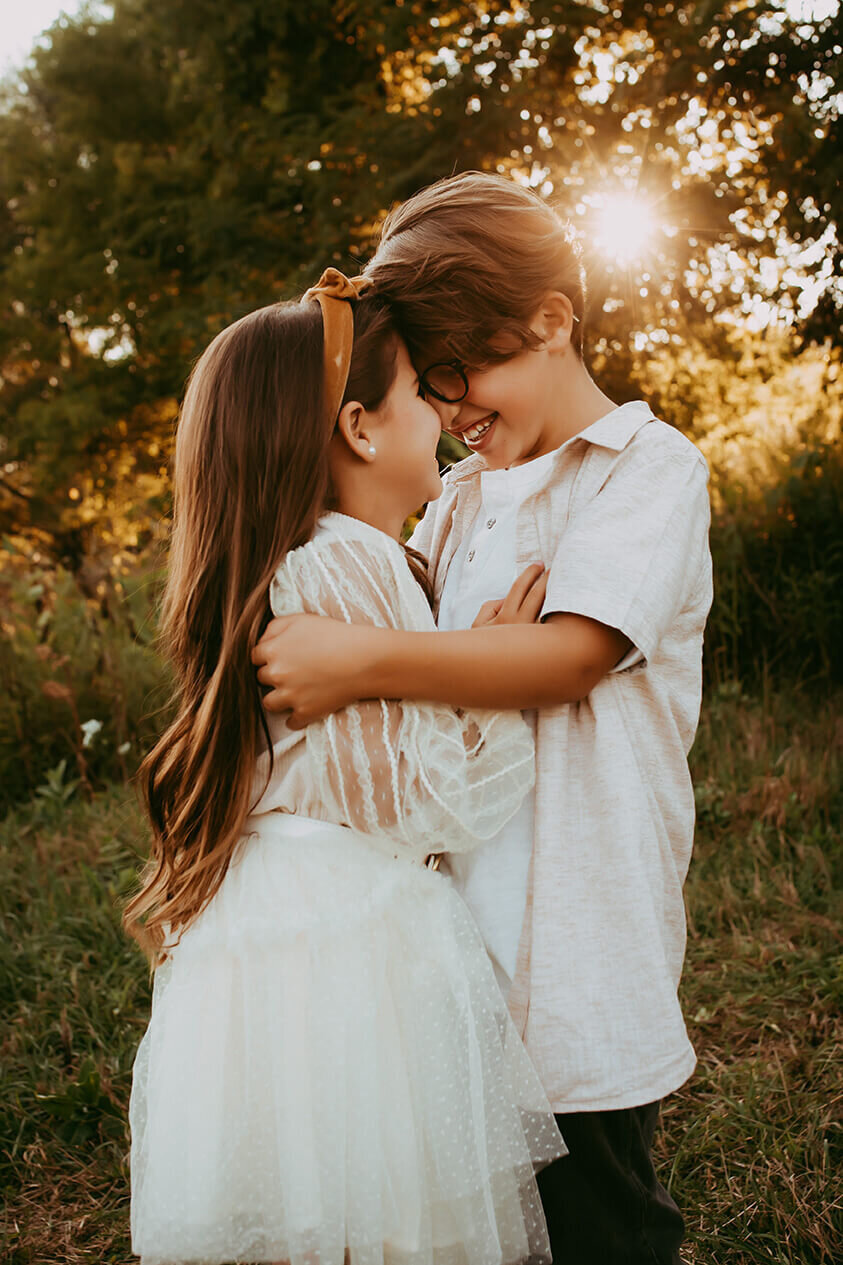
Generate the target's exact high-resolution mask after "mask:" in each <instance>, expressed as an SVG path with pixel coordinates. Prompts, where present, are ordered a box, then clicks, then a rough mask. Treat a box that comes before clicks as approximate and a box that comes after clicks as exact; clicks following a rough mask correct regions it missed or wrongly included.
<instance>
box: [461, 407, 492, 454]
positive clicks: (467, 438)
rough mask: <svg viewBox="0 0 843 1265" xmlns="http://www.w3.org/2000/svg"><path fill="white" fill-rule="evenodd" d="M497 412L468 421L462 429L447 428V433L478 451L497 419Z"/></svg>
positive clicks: (486, 439)
mask: <svg viewBox="0 0 843 1265" xmlns="http://www.w3.org/2000/svg"><path fill="white" fill-rule="evenodd" d="M497 416H498V415H497V413H489V414H487V416H486V417H481V418H480V419H479V420H478V421H475V422H470V423H469V424H468V425H467V426H466V427H465V429H464V430H461V431H457V430H453V429H450V428H449V433H450V434H452V435H454V436H455V437H456V438H457V439H461V440H462V442H463V443H464V444H465V445H466V446H467V447H468V448H471V449H473V451H474V452H480V451H481V450H482V448H483V447H484V445H485V443H486V442H487V441H488V439H489V437H490V432H491V429H492V427H493V426H494V424H495V422H496V421H497Z"/></svg>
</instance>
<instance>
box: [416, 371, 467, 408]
mask: <svg viewBox="0 0 843 1265" xmlns="http://www.w3.org/2000/svg"><path fill="white" fill-rule="evenodd" d="M434 369H452V370H453V371H454V373H456V374H458V375H459V377H460V378H461V379H462V386H463V389H462V391H461V392H460V394H459V395H456V396H451V395H443V394H442V392H441V391H437V390H436V388H435V387H432V386H431V385H430V383H429V382H428V380H427V375H428V374H429V373H432V372H433V370H434ZM419 383H420V384H421V389H422V391H423V392H424V394H425V395H432V396H433V398H434V399H435V400H440V401H441V402H442V403H443V404H459V403H460V402H461V401H462V400H464V399H465V397H466V396H467V395H468V376H467V374H466V372H465V365H464V364H463V362H462V361H461V360H438V361H437V362H436V364H435V365H428V367H427V369H425V371H424V373H420V374H419Z"/></svg>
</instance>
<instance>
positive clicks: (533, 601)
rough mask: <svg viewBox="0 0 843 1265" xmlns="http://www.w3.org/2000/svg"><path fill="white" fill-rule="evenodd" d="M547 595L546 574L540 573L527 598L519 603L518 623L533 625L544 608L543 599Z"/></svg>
mask: <svg viewBox="0 0 843 1265" xmlns="http://www.w3.org/2000/svg"><path fill="white" fill-rule="evenodd" d="M546 595H547V572H546V571H542V573H541V575H540V576H539V577H538V579H537V580H536V581H535V582H534V584H533V585H532V586H531V588H530V590H529V592H528V593H527V596H526V597H525V598H524V601H523V602H522V603H521V609H520V610H519V612H518V619H519V622H522V621H523V622H524V623H527V624H534V623H535V622H536V620H537V619H538V617H539V615H540V614H541V610H542V607H543V606H544V599H545V597H546Z"/></svg>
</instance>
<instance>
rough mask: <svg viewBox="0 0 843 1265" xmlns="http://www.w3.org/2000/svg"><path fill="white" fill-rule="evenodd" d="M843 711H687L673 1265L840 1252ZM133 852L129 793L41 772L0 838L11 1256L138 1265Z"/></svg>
mask: <svg viewBox="0 0 843 1265" xmlns="http://www.w3.org/2000/svg"><path fill="white" fill-rule="evenodd" d="M839 701H840V700H839V698H837V699H835V698H830V699H827V698H822V699H818V698H817V697H816V696H810V697H809V696H800V695H798V694H794V693H781V694H768V695H767V696H765V697H763V698H748V697H745V696H743V695H742V694H741V693H740V691H739V690H738V689H737V688H735V687H729V686H724V687H721V688H720V690H719V691H718V692H716V693H715V694H714V695H713V696H712V697H711V698H710V699H709V700H708V702H707V705H706V708H705V711H704V715H703V721H702V725H701V729H700V734H699V737H698V741H697V744H696V747H695V750H694V756H693V763H694V772H695V778H696V785H697V804H698V810H699V830H698V838H697V847H696V854H695V860H694V863H693V866H692V870H691V876H690V879H689V884H688V904H689V915H690V918H689V924H690V937H689V948H688V962H687V968H686V975H685V984H684V1002H685V1008H686V1012H687V1015H688V1018H689V1023H690V1028H691V1032H692V1038H693V1040H694V1043H695V1045H696V1048H697V1051H698V1053H699V1066H698V1068H697V1072H696V1074H695V1075H694V1077H693V1079H692V1080H691V1081H690V1082H689V1084H688V1085H687V1086H686V1087H685V1088H684V1089H683V1090H682V1091H681V1092H680V1093H678V1094H676V1095H675V1096H674V1097H673V1098H672V1099H671V1100H670V1101H669V1103H668V1104H667V1105H666V1109H665V1113H664V1123H665V1128H664V1130H663V1132H662V1134H661V1136H660V1138H659V1141H658V1161H659V1164H660V1171H661V1175H662V1178H663V1180H664V1181H665V1182H666V1183H667V1184H669V1186H670V1188H671V1190H672V1191H673V1193H674V1195H675V1197H676V1198H677V1200H678V1201H679V1203H680V1205H681V1206H682V1208H683V1210H684V1211H685V1213H686V1216H687V1220H688V1225H689V1232H690V1240H689V1245H688V1248H687V1254H686V1259H687V1261H688V1262H689V1265H690V1263H691V1262H693V1263H694V1265H702V1263H705V1265H749V1263H750V1262H751V1263H752V1265H756V1263H760V1262H771V1261H773V1262H782V1263H787V1265H825V1263H828V1265H831V1262H832V1260H834V1259H840V1252H841V1233H840V1221H841V1198H840V1169H841V1150H843V1147H841V1125H840V1120H841V1115H843V1113H842V1112H841V1098H843V1091H841V1062H842V1060H841V1053H840V1052H841V1048H842V1047H843V1032H841V1022H840V1011H841V1007H840V997H841V984H843V953H842V952H841V946H840V940H839V936H838V932H837V928H838V927H839V917H840V903H839V902H840V894H839V893H840V877H841V875H840V871H841V853H840V834H839V826H840V808H841V789H840V754H839V752H840V747H841V742H840V739H841V736H843V735H842V734H841V721H840V719H839V714H840V709H839V706H838V707H836V706H835V704H836V703H837V704H839ZM143 842H144V825H143V820H142V818H141V814H140V812H139V810H138V808H137V807H136V805H135V802H134V800H133V798H132V796H131V794H130V793H128V792H127V790H126V788H125V787H124V786H122V785H117V786H114V787H113V788H112V789H110V790H109V791H107V792H105V793H101V794H98V795H97V796H96V797H95V799H94V800H93V802H90V803H88V802H85V800H83V799H82V798H80V797H79V795H78V791H73V790H72V789H71V790H70V791H69V792H66V791H64V790H63V789H62V781H61V779H59V778H58V777H57V776H56V777H54V778H53V780H52V784H51V785H50V784H45V785H44V786H43V787H42V788H41V792H40V793H39V794H38V796H37V797H36V799H35V801H34V802H33V803H31V804H29V805H27V806H24V807H22V808H19V809H17V810H15V811H13V812H12V813H11V814H10V815H9V816H8V817H7V819H6V820H5V822H4V823H3V824H2V825H0V911H2V924H3V926H2V946H1V947H0V954H2V958H0V961H2V985H0V987H2V994H1V995H0V996H1V997H2V1005H3V1020H2V1035H1V1037H0V1039H1V1040H2V1045H1V1046H0V1051H2V1071H3V1075H2V1101H1V1102H0V1119H2V1135H3V1152H4V1153H3V1159H2V1182H3V1188H4V1204H5V1212H4V1213H3V1221H2V1225H0V1255H2V1259H3V1260H4V1261H8V1262H10V1265H25V1263H26V1265H29V1263H33V1265H35V1263H38V1265H42V1263H48V1262H49V1263H50V1265H52V1263H53V1262H74V1263H75V1262H129V1261H130V1260H132V1259H133V1258H132V1257H131V1253H130V1250H129V1239H128V1168H127V1149H128V1143H127V1136H126V1128H125V1106H126V1100H127V1096H128V1091H129V1083H130V1073H131V1065H132V1058H133V1055H134V1050H135V1047H136V1045H137V1042H138V1040H139V1039H140V1036H141V1034H142V1032H143V1029H144V1025H145V1022H146V1015H147V1008H148V1004H149V983H148V978H147V972H146V968H145V964H144V962H143V960H142V959H141V957H140V956H139V954H138V953H137V952H136V950H135V949H134V948H133V947H132V946H131V945H129V944H128V943H127V942H126V941H125V939H124V937H123V935H122V933H121V930H120V927H119V912H118V910H119V906H120V903H121V901H122V899H123V898H124V897H125V895H126V893H127V892H128V890H129V888H130V886H131V884H132V882H133V880H134V875H135V872H136V868H137V864H138V858H139V856H140V854H141V852H142V849H143ZM835 1223H836V1225H835Z"/></svg>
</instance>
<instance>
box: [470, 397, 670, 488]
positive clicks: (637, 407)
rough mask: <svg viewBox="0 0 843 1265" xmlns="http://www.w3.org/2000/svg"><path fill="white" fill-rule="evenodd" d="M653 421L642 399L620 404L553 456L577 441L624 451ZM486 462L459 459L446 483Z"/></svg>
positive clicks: (482, 468)
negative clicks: (648, 423)
mask: <svg viewBox="0 0 843 1265" xmlns="http://www.w3.org/2000/svg"><path fill="white" fill-rule="evenodd" d="M655 420H656V415H655V413H654V412H653V411H652V409H651V408H650V406H649V404H646V403H645V402H644V400H632V401H630V403H629V404H621V405H620V407H619V408H614V409H612V411H611V413H606V414H605V415H604V416H603V417H600V418H598V420H597V421H596V422H592V423H591V425H590V426H587V427H586V428H585V430H581V431H578V433H577V434H576V435H572V436H571V438H570V439H567V440H566V441H565V443H564V444H562V445H561V446H560V447H559V448H557V449H556V455H557V456H559V454H561V453H563V452H566V451H567V450H568V448H569V447H570V445H571V444H574V443H576V442H577V441H578V440H579V441H581V442H584V443H587V444H595V445H596V446H597V447H598V448H610V449H612V451H614V452H623V450H624V448H626V446H627V444H628V443H629V442H630V440H631V439H632V438H633V436H634V435H636V434H637V433H638V431H639V430H640V429H641V427H642V426H643V425H645V423H646V422H652V421H655ZM485 469H486V463H485V462H484V460H483V458H482V457H481V456H480V454H479V453H472V454H471V456H470V457H466V458H464V460H463V461H458V462H457V463H456V465H453V466H451V468H450V470H449V471H448V482H449V483H462V482H463V481H464V480H466V479H470V478H472V476H473V475H475V474H478V473H480V474H482V473H483V472H484V471H485Z"/></svg>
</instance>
